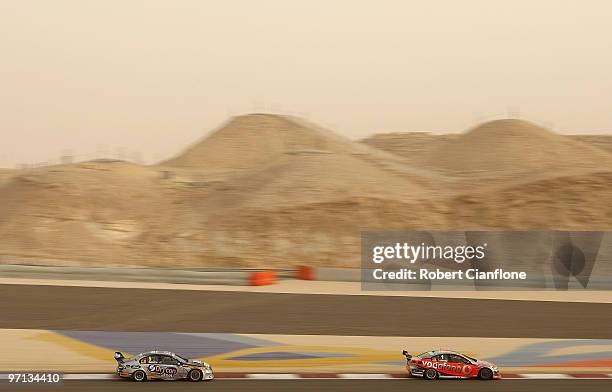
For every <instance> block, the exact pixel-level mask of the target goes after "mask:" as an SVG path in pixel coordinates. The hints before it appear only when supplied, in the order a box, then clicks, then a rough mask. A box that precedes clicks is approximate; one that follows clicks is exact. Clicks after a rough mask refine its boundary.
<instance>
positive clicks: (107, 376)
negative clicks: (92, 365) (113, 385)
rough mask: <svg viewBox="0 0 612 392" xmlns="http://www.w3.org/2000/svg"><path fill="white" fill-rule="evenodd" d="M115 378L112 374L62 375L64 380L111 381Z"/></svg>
mask: <svg viewBox="0 0 612 392" xmlns="http://www.w3.org/2000/svg"><path fill="white" fill-rule="evenodd" d="M115 378H117V376H115V375H114V374H95V373H93V374H86V373H82V374H64V380H112V379H115Z"/></svg>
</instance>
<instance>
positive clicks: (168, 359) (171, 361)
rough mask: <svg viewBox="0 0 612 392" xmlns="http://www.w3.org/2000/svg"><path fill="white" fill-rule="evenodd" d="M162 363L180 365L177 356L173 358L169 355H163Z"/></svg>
mask: <svg viewBox="0 0 612 392" xmlns="http://www.w3.org/2000/svg"><path fill="white" fill-rule="evenodd" d="M161 364H162V365H178V360H177V359H175V358H172V357H171V356H169V355H162V357H161Z"/></svg>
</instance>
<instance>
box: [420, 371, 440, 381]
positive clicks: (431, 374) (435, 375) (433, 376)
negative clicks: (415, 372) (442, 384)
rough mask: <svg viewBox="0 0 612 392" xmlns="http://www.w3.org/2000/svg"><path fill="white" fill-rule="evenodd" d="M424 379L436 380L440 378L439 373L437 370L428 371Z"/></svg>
mask: <svg viewBox="0 0 612 392" xmlns="http://www.w3.org/2000/svg"><path fill="white" fill-rule="evenodd" d="M423 378H424V379H426V380H435V379H436V378H438V372H437V371H436V369H427V370H425V372H424V373H423Z"/></svg>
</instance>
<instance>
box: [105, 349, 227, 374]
mask: <svg viewBox="0 0 612 392" xmlns="http://www.w3.org/2000/svg"><path fill="white" fill-rule="evenodd" d="M115 360H116V361H117V375H118V376H119V377H122V378H131V379H132V380H134V381H146V380H181V379H188V380H189V381H202V380H204V381H208V380H212V379H213V378H214V377H215V376H214V374H213V370H212V368H211V367H210V365H209V364H207V363H206V362H202V361H196V360H193V359H186V358H183V357H181V356H180V355H178V354H175V353H172V352H170V351H148V352H144V353H140V354H138V355H135V356H134V357H131V358H126V357H124V356H123V354H122V353H121V352H119V351H117V352H116V353H115Z"/></svg>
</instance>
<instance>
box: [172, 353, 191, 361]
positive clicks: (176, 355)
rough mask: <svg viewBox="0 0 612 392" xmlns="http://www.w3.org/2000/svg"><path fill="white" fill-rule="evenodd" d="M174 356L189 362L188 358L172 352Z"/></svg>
mask: <svg viewBox="0 0 612 392" xmlns="http://www.w3.org/2000/svg"><path fill="white" fill-rule="evenodd" d="M174 356H175V357H177V358H178V359H180V360H181V362H189V360H188V359H185V358H183V357H181V356H180V355H178V354H174Z"/></svg>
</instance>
